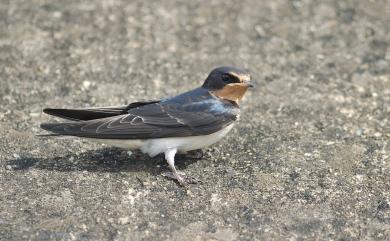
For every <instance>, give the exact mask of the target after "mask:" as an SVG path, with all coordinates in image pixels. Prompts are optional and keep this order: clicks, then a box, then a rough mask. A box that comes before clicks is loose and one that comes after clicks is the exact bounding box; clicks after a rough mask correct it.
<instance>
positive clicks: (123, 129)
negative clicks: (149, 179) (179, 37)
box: [40, 67, 253, 185]
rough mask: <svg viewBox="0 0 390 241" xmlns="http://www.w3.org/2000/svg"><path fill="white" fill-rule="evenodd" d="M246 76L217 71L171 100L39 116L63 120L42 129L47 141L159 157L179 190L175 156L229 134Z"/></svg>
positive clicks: (53, 111) (246, 85)
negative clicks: (68, 139) (70, 140)
mask: <svg viewBox="0 0 390 241" xmlns="http://www.w3.org/2000/svg"><path fill="white" fill-rule="evenodd" d="M250 80H251V77H250V75H249V73H248V72H247V71H244V70H241V69H239V68H235V67H218V68H216V69H214V70H212V71H211V72H210V74H209V75H208V77H207V78H206V80H205V81H204V83H203V85H202V86H201V87H199V88H196V89H193V90H191V91H188V92H185V93H183V94H179V95H177V96H174V97H170V98H164V99H161V100H153V101H140V102H134V103H131V104H128V105H123V106H114V107H103V108H86V109H55V108H46V109H44V110H43V112H44V113H46V114H49V115H53V116H56V117H60V118H63V119H66V120H68V121H66V122H62V123H42V124H41V125H40V127H41V128H42V129H44V130H46V131H49V132H50V134H48V135H51V136H74V137H81V138H87V139H89V140H93V141H96V142H100V143H104V144H108V145H111V146H116V147H119V148H124V149H129V150H137V149H138V150H141V151H142V152H143V153H145V154H148V155H149V156H150V157H154V156H156V155H158V154H161V153H163V154H164V155H165V159H166V161H167V163H168V165H169V168H170V169H171V175H170V176H171V177H172V178H173V179H175V180H177V181H178V183H179V184H181V185H185V184H186V183H187V182H186V179H185V178H184V177H182V176H181V175H179V173H178V171H177V170H176V167H175V154H176V153H186V152H188V151H191V150H199V149H202V148H205V147H208V146H210V145H212V144H214V143H216V142H217V141H219V140H221V139H222V138H223V137H224V136H225V135H226V134H228V132H229V131H230V130H231V129H232V128H233V125H234V123H235V122H236V121H237V120H238V118H239V115H240V108H239V105H238V102H239V101H240V100H241V99H242V97H243V96H244V94H245V93H246V91H247V90H248V88H250V87H253V85H252V84H251V82H250Z"/></svg>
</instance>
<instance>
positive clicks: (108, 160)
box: [5, 148, 197, 175]
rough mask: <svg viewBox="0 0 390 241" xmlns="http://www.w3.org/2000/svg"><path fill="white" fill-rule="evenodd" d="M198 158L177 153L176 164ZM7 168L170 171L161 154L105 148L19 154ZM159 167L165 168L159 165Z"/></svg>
mask: <svg viewBox="0 0 390 241" xmlns="http://www.w3.org/2000/svg"><path fill="white" fill-rule="evenodd" d="M196 161H197V160H196V159H191V158H185V157H183V156H178V157H177V160H176V165H177V167H178V168H179V169H186V168H187V166H189V165H191V164H192V163H194V162H196ZM5 165H6V167H7V168H9V169H12V170H14V171H23V170H28V169H31V168H36V169H42V170H49V171H59V172H73V171H88V172H126V171H133V172H138V171H146V172H149V173H151V174H153V175H157V174H161V172H166V171H168V170H169V168H168V165H167V163H166V161H165V159H164V157H163V156H162V155H158V156H156V157H154V158H151V157H149V156H147V155H145V154H143V153H141V152H133V153H132V154H131V155H129V152H128V151H125V150H122V149H117V148H103V149H98V150H90V151H86V152H83V153H80V154H69V155H65V156H55V157H48V158H36V157H23V156H22V157H18V158H15V159H11V160H8V161H6V162H5ZM159 166H161V167H164V168H158V167H159Z"/></svg>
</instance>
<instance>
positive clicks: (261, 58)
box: [0, 0, 390, 240]
mask: <svg viewBox="0 0 390 241" xmlns="http://www.w3.org/2000/svg"><path fill="white" fill-rule="evenodd" d="M389 23H390V2H389V1H387V0H377V1H374V0H372V1H368V0H367V1H358V0H356V1H352V0H351V1H336V0H329V1H310V0H290V1H287V0H276V1H265V0H263V1H257V0H241V1H222V0H213V1H207V2H206V1H184V0H183V1H182V0H169V1H143V0H137V1H125V0H107V1H106V0H100V1H74V0H69V1H62V0H28V1H22V0H1V1H0V86H1V88H0V103H1V105H0V136H1V139H0V178H1V179H0V240H22V239H24V240H48V239H50V240H286V239H288V240H390V238H389V237H390V174H389V173H390V66H389V63H390V48H389V44H390V24H389ZM220 65H233V66H237V67H242V68H246V69H248V70H249V71H250V72H251V73H252V76H253V78H254V79H255V80H256V81H255V83H256V85H257V88H256V89H254V90H252V91H251V92H250V93H249V94H247V96H246V98H245V100H244V101H243V102H242V103H241V106H242V116H241V120H240V122H239V123H238V124H237V125H236V127H235V128H234V130H233V131H232V132H231V133H230V134H229V135H228V136H227V137H226V138H225V139H224V140H223V141H221V142H220V143H218V144H216V145H214V146H212V147H211V148H210V149H207V150H205V156H204V157H203V158H202V159H201V160H181V161H178V164H177V165H178V168H179V169H180V170H182V171H184V172H185V173H186V174H187V175H189V176H191V177H194V178H196V179H198V180H201V181H202V182H201V183H199V184H196V185H190V186H188V187H187V188H182V187H180V186H178V185H177V184H176V183H175V182H173V181H170V180H167V179H166V178H164V177H163V176H162V175H161V174H162V173H164V172H166V171H168V168H167V165H166V164H165V162H164V161H163V160H162V159H161V158H153V159H152V158H149V157H147V156H145V155H143V154H141V153H137V152H134V153H129V152H127V151H126V150H125V151H123V150H118V149H113V148H109V147H104V146H101V145H98V144H93V143H90V142H87V141H83V140H78V139H77V140H72V139H55V138H37V137H36V136H35V135H36V134H39V133H42V131H41V130H40V129H39V128H38V126H39V123H41V122H45V121H53V120H54V118H51V117H49V116H46V115H43V114H42V111H41V110H42V108H44V107H86V106H104V105H119V104H125V103H129V102H132V101H136V100H139V99H156V98H160V97H163V96H171V95H175V94H177V93H180V92H183V91H185V90H189V89H191V88H194V87H197V86H199V85H200V84H201V83H202V81H203V80H204V79H205V77H206V76H207V74H208V72H209V71H210V70H211V69H213V68H214V67H216V66H220ZM130 154H131V155H130Z"/></svg>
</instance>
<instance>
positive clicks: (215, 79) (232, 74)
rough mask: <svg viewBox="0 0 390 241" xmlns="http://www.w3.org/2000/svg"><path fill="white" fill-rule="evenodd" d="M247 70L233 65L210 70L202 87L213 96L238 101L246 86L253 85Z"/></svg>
mask: <svg viewBox="0 0 390 241" xmlns="http://www.w3.org/2000/svg"><path fill="white" fill-rule="evenodd" d="M250 80H251V77H250V75H249V73H248V72H247V71H244V70H242V69H238V68H234V67H226V66H224V67H218V68H216V69H214V70H213V71H211V73H210V74H209V76H208V77H207V79H206V80H205V82H204V83H203V85H202V87H203V88H206V89H208V90H209V91H210V92H211V93H212V94H214V95H215V96H217V97H219V98H222V99H226V100H230V101H234V102H238V101H239V100H240V99H241V98H242V97H243V96H244V94H245V92H246V91H247V89H248V88H250V87H253V85H252V84H251V83H250Z"/></svg>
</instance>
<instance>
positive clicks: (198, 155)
mask: <svg viewBox="0 0 390 241" xmlns="http://www.w3.org/2000/svg"><path fill="white" fill-rule="evenodd" d="M176 156H177V157H178V159H195V160H200V159H202V158H203V156H204V153H203V151H202V150H194V151H188V152H186V153H180V154H177V155H176Z"/></svg>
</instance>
